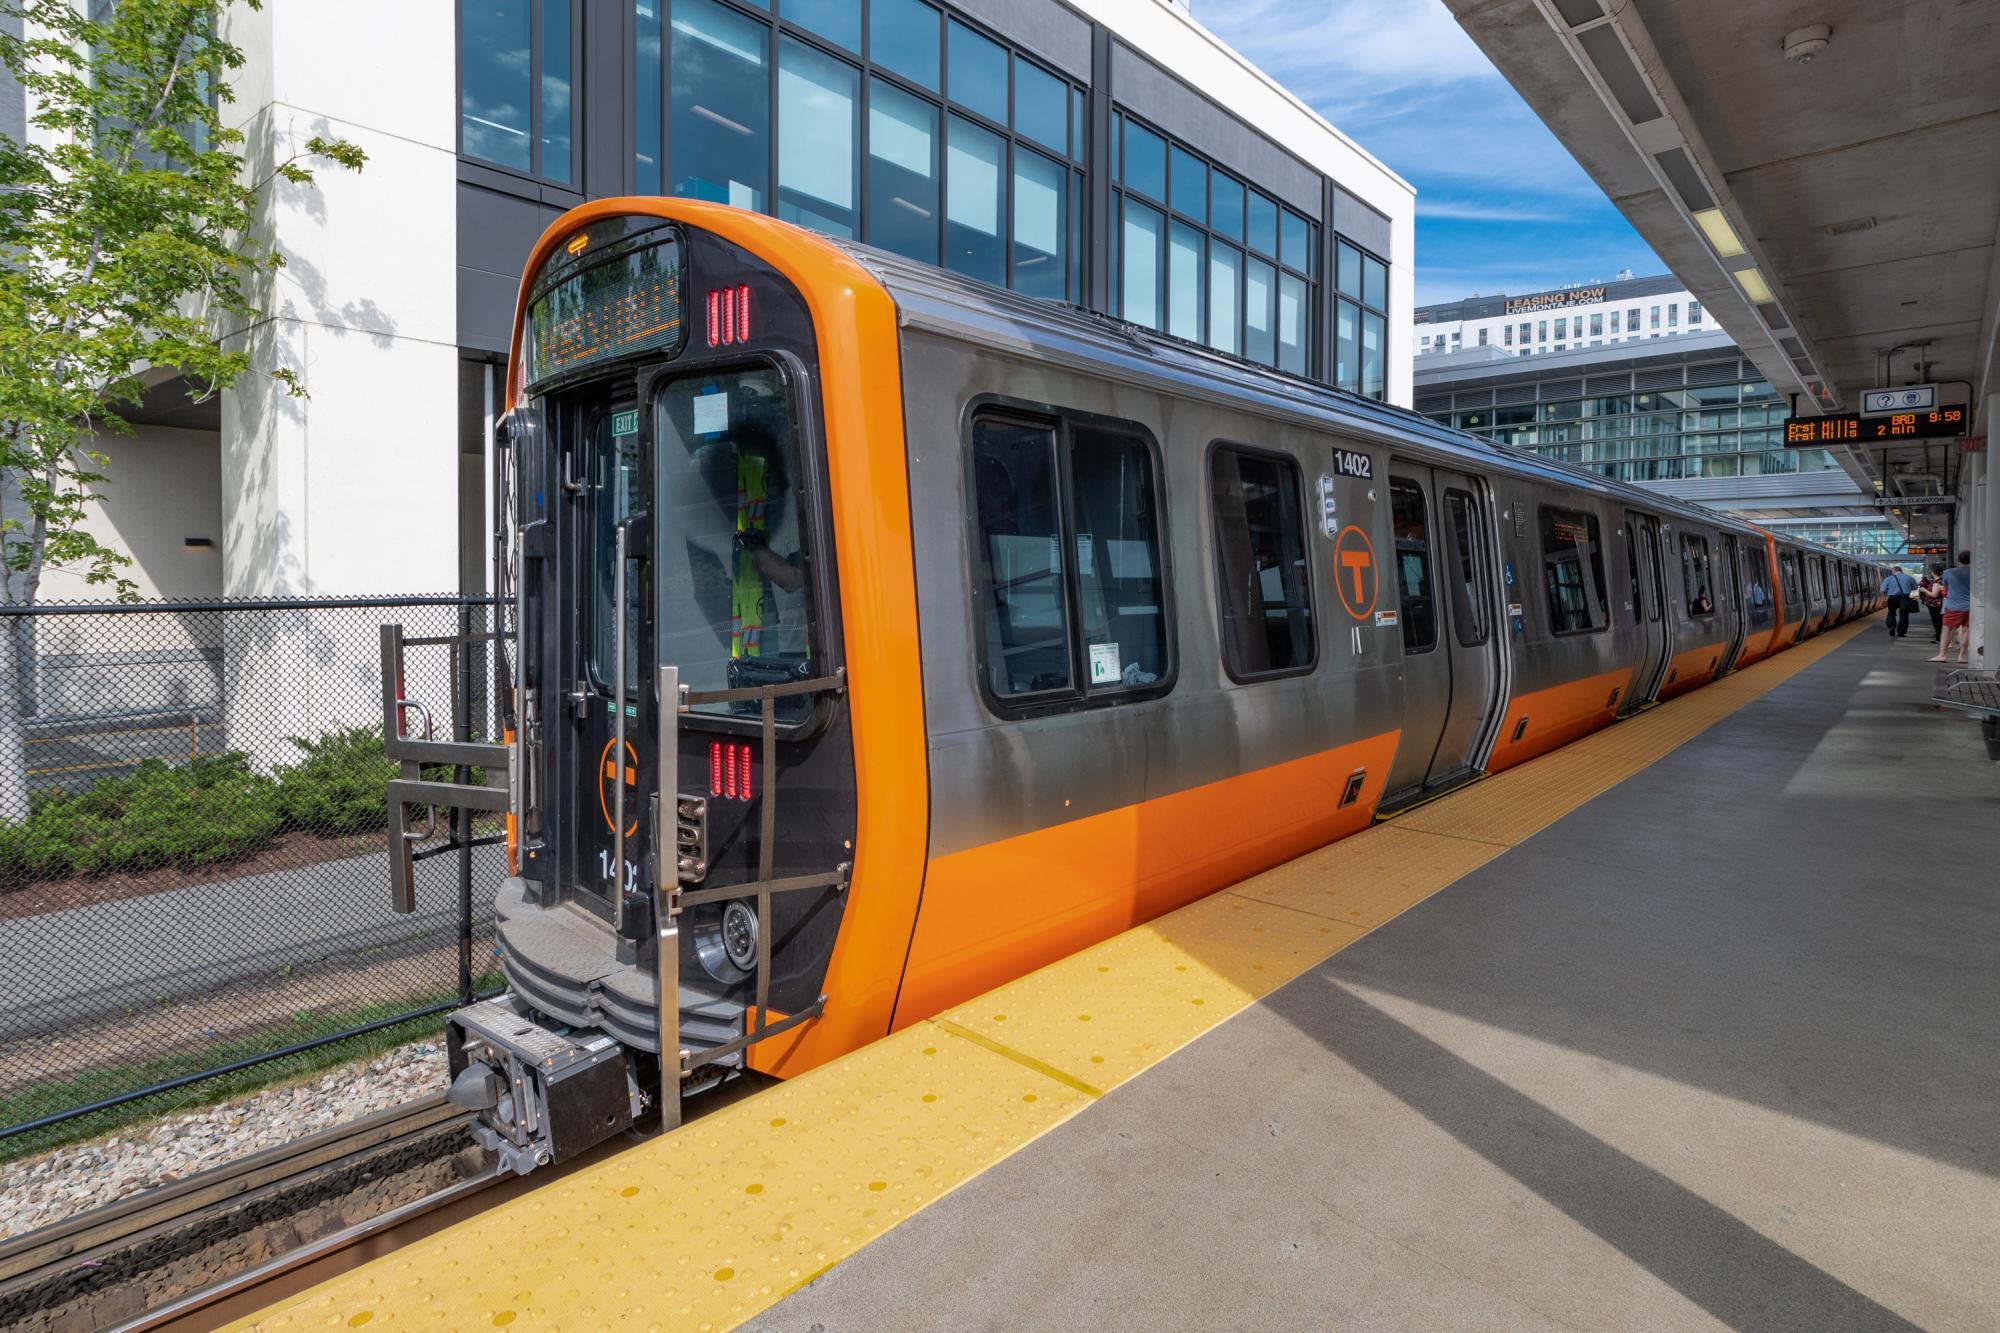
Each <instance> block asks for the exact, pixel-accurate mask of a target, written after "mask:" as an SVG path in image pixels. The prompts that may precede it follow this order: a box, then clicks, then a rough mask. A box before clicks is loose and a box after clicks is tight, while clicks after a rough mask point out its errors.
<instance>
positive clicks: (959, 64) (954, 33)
mask: <svg viewBox="0 0 2000 1333" xmlns="http://www.w3.org/2000/svg"><path fill="white" fill-rule="evenodd" d="M949 27H950V30H951V32H950V37H949V38H948V40H947V45H946V47H945V92H946V93H947V94H949V95H950V97H951V100H952V101H954V102H956V103H958V104H959V105H960V106H962V107H966V108H968V109H970V110H973V111H977V112H978V113H979V114H980V115H982V116H984V117H986V118H987V119H988V120H990V121H992V122H994V123H995V124H996V125H1005V124H1006V123H1007V51H1006V48H1004V47H1002V46H1001V45H1000V44H999V43H998V42H995V41H993V40H991V39H989V38H986V37H982V36H980V35H979V34H978V33H976V32H974V31H973V30H972V29H970V28H968V27H966V26H965V25H964V24H963V23H960V22H959V21H958V20H957V19H953V20H951V22H950V24H949Z"/></svg>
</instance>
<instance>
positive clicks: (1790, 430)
mask: <svg viewBox="0 0 2000 1333" xmlns="http://www.w3.org/2000/svg"><path fill="white" fill-rule="evenodd" d="M1968 421H1969V417H1968V414H1967V412H1966V408H1965V406H1964V404H1962V403H1955V404H1948V405H1946V406H1944V407H1938V408H1933V409H1931V410H1930V411H1928V412H1893V413H1891V414H1890V415H1888V416H1883V417H1864V416H1862V415H1861V414H1860V413H1859V412H1836V413H1834V414H1833V415H1831V416H1824V417H1786V418H1785V443H1786V444H1867V443H1870V442H1872V441H1876V440H1942V439H1949V438H1951V437H1952V436H1954V435H1963V434H1965V428H1966V425H1967V423H1968Z"/></svg>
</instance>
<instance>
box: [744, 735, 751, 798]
mask: <svg viewBox="0 0 2000 1333" xmlns="http://www.w3.org/2000/svg"><path fill="white" fill-rule="evenodd" d="M743 799H744V800H746V801H747V800H749V799H750V747H749V746H747V745H746V746H744V747H743Z"/></svg>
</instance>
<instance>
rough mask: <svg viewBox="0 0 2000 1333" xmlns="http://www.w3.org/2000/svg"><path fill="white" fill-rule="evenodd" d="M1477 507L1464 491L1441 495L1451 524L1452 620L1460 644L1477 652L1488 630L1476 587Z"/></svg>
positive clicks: (1479, 563)
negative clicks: (1475, 519)
mask: <svg viewBox="0 0 2000 1333" xmlns="http://www.w3.org/2000/svg"><path fill="white" fill-rule="evenodd" d="M1478 512H1479V511H1478V506H1477V505H1475V504H1474V503H1473V499H1472V497H1471V496H1470V495H1468V494H1466V493H1465V492H1464V491H1457V490H1449V491H1446V492H1445V493H1444V513H1445V520H1446V521H1447V522H1448V523H1450V524H1451V554H1452V566H1453V568H1452V573H1453V574H1454V575H1455V577H1454V578H1453V579H1452V583H1451V616H1452V623H1453V632H1454V633H1456V634H1457V635H1458V641H1459V643H1461V644H1463V645H1464V646H1465V647H1467V648H1477V647H1479V646H1480V645H1481V644H1483V643H1485V642H1486V640H1487V637H1488V635H1489V633H1490V630H1489V628H1488V626H1487V623H1486V599H1485V597H1484V595H1483V593H1482V592H1481V589H1480V586H1479V570H1480V568H1481V566H1482V565H1484V563H1485V561H1484V560H1482V559H1481V558H1480V554H1481V552H1482V551H1484V550H1485V547H1484V546H1483V545H1482V544H1481V539H1482V535H1481V533H1480V531H1479V527H1478V525H1477V524H1476V523H1475V522H1474V521H1473V516H1474V515H1475V514H1477V513H1478Z"/></svg>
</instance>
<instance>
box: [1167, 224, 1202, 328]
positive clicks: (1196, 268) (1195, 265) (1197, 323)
mask: <svg viewBox="0 0 2000 1333" xmlns="http://www.w3.org/2000/svg"><path fill="white" fill-rule="evenodd" d="M1202 241H1203V237H1202V234H1201V232H1200V231H1199V230H1198V229H1196V228H1194V227H1190V226H1188V225H1187V224H1186V223H1185V222H1174V223H1172V224H1171V225H1170V226H1169V228H1168V232H1167V332H1168V333H1171V334H1173V335H1174V337H1176V338H1186V339H1187V340H1188V341H1189V342H1200V341H1201V286H1202V273H1203V270H1204V269H1205V267H1206V265H1205V264H1204V263H1203V255H1202Z"/></svg>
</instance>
